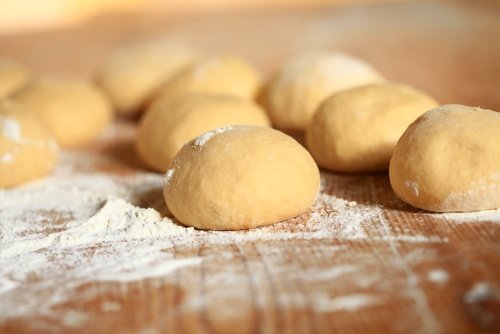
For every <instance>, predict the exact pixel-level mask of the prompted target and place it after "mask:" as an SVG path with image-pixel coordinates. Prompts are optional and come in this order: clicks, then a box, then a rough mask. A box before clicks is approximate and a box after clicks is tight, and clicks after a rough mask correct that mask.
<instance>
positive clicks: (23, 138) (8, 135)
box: [0, 100, 59, 188]
mask: <svg viewBox="0 0 500 334" xmlns="http://www.w3.org/2000/svg"><path fill="white" fill-rule="evenodd" d="M58 154H59V149H58V147H57V144H56V141H55V139H54V138H53V137H52V135H51V134H50V133H49V131H48V130H46V129H45V128H44V127H43V126H42V123H41V122H40V121H39V120H38V119H37V118H36V116H34V115H33V114H32V113H30V112H28V111H26V110H24V109H23V108H22V107H21V106H20V105H18V104H16V103H14V102H11V101H9V100H3V101H0V188H8V187H14V186H17V185H19V184H21V183H23V182H26V181H29V180H32V179H35V178H38V177H41V176H44V175H46V174H48V173H50V172H51V171H52V170H53V169H54V167H55V165H56V162H57V157H58Z"/></svg>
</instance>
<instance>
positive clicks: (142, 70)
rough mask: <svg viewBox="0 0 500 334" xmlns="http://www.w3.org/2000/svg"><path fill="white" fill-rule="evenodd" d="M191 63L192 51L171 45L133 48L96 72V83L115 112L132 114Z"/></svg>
mask: <svg viewBox="0 0 500 334" xmlns="http://www.w3.org/2000/svg"><path fill="white" fill-rule="evenodd" d="M194 59H195V52H194V51H193V50H191V49H190V48H188V47H186V46H183V45H179V44H174V43H172V42H164V41H163V42H151V43H145V44H139V45H133V46H129V47H125V48H123V49H119V50H117V51H115V52H114V53H112V54H111V55H110V57H109V58H108V59H107V60H106V61H105V62H104V63H103V64H102V65H101V67H100V68H99V69H98V71H97V73H96V81H97V82H98V83H99V85H100V86H101V87H102V88H103V89H104V91H106V93H108V95H109V96H110V98H111V100H112V102H113V104H114V106H115V107H116V109H117V110H118V112H120V113H123V114H134V113H137V112H138V111H140V109H141V108H142V107H143V106H144V104H145V103H146V102H147V101H149V99H150V98H151V97H152V96H153V95H154V94H156V93H157V91H158V89H159V88H160V87H161V86H162V85H163V84H164V83H165V82H166V81H168V80H169V79H171V77H172V76H174V75H175V74H177V73H178V72H179V71H182V70H184V69H185V68H186V67H187V66H189V65H190V64H191V63H192V62H193V61H194Z"/></svg>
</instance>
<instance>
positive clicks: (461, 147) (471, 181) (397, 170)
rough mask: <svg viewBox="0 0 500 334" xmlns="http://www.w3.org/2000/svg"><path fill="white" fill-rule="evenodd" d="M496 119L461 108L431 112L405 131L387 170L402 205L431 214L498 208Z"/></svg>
mask: <svg viewBox="0 0 500 334" xmlns="http://www.w3.org/2000/svg"><path fill="white" fill-rule="evenodd" d="M499 143H500V113H498V112H495V111H492V110H486V109H480V108H473V107H467V106H462V105H444V106H441V107H439V108H436V109H434V110H431V111H429V112H427V113H425V114H424V115H422V116H421V117H420V118H418V119H417V120H416V121H415V122H413V123H412V124H411V125H410V126H409V127H408V129H407V130H406V131H405V133H404V134H403V136H402V137H401V139H400V140H399V142H398V144H397V145H396V149H395V150H394V155H393V156H392V159H391V165H390V168H389V176H390V180H391V185H392V188H393V189H394V191H395V192H396V194H397V195H398V196H399V198H401V199H402V200H403V201H405V202H406V203H408V204H410V205H413V206H415V207H417V208H421V209H424V210H429V211H437V212H454V211H456V212H462V211H463V212H467V211H479V210H488V209H496V208H500V145H499Z"/></svg>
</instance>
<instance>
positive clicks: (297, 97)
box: [263, 52, 383, 131]
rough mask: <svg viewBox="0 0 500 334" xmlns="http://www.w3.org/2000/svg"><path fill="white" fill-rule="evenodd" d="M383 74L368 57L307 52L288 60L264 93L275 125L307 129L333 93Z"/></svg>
mask: <svg viewBox="0 0 500 334" xmlns="http://www.w3.org/2000/svg"><path fill="white" fill-rule="evenodd" d="M382 80H383V78H382V76H381V75H380V74H379V73H378V72H377V71H376V70H375V69H374V68H373V67H372V66H370V65H369V64H367V63H365V62H364V61H362V60H360V59H357V58H354V57H351V56H348V55H345V54H342V53H327V52H317V53H306V54H302V55H299V56H296V57H295V58H292V59H291V60H290V61H289V62H287V63H286V64H285V65H284V66H283V67H282V69H281V70H280V71H279V72H278V73H277V74H276V76H275V77H274V79H272V80H271V82H270V83H269V85H268V86H267V88H266V89H265V93H264V95H263V103H264V105H265V106H266V110H267V111H268V113H269V115H270V117H271V121H272V123H273V125H275V126H276V127H278V128H281V129H287V130H300V131H303V130H305V128H306V127H307V125H308V123H309V120H310V119H311V118H312V116H313V115H314V113H315V112H316V109H317V108H318V106H319V105H320V103H321V102H323V100H325V99H326V98H327V97H328V96H329V95H331V94H333V93H335V92H338V91H341V90H344V89H348V88H352V87H355V86H360V85H364V84H368V83H373V82H379V81H382Z"/></svg>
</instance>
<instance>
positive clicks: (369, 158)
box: [306, 83, 438, 173]
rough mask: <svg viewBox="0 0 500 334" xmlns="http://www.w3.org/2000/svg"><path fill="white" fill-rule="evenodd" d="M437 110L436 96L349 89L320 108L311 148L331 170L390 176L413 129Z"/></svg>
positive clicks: (389, 87) (375, 87) (389, 88)
mask: <svg viewBox="0 0 500 334" xmlns="http://www.w3.org/2000/svg"><path fill="white" fill-rule="evenodd" d="M437 106H438V103H437V102H436V101H435V100H434V99H433V98H432V97H430V96H428V95H426V94H424V93H422V92H420V91H418V90H416V89H414V88H411V87H407V86H403V85H399V84H394V83H379V84H371V85H367V86H361V87H357V88H352V89H349V90H345V91H342V92H339V93H336V94H333V95H332V96H331V97H329V98H328V99H327V100H326V101H325V102H324V103H323V104H322V105H321V106H320V108H319V110H318V111H317V113H316V114H315V115H314V117H313V119H312V121H311V122H310V124H309V126H308V128H307V131H306V143H307V147H308V149H309V151H310V152H311V154H312V156H313V157H314V159H315V160H316V162H317V163H318V164H319V165H320V166H321V167H323V168H326V169H330V170H334V171H339V172H348V173H349V172H377V171H386V170H387V169H388V168H389V161H390V159H391V156H392V152H393V150H394V146H396V143H397V142H398V139H399V137H401V135H402V134H403V132H404V131H405V130H406V128H407V127H408V125H410V123H411V122H413V121H414V120H415V119H417V118H418V117H419V116H420V115H422V114H423V113H424V112H426V111H428V110H431V109H433V108H435V107H437Z"/></svg>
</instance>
